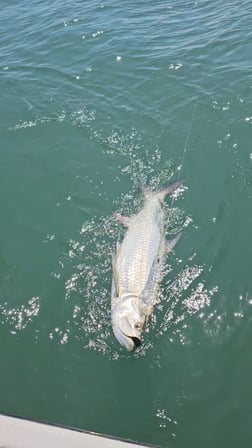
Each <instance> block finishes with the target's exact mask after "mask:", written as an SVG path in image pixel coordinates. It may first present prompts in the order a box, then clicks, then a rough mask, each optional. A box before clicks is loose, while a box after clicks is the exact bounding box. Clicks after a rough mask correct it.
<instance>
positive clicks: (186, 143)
mask: <svg viewBox="0 0 252 448" xmlns="http://www.w3.org/2000/svg"><path fill="white" fill-rule="evenodd" d="M197 104H198V97H196V99H195V103H194V108H193V113H192V120H191V125H190V128H189V131H188V133H187V137H186V142H185V146H184V150H183V153H182V158H181V164H180V165H179V167H178V175H177V180H178V178H179V173H180V172H181V171H182V168H183V165H184V160H185V155H186V151H187V148H188V142H189V140H190V136H191V132H192V127H193V121H194V117H195V113H196V108H197ZM174 200H175V197H174V196H173V197H172V202H171V208H172V206H173V203H174Z"/></svg>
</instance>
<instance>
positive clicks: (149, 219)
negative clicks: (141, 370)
mask: <svg viewBox="0 0 252 448" xmlns="http://www.w3.org/2000/svg"><path fill="white" fill-rule="evenodd" d="M181 184H182V181H180V180H178V181H176V182H174V183H172V184H170V185H169V186H168V187H166V188H164V189H162V190H160V191H144V205H143V208H142V209H141V210H140V211H139V213H137V214H136V215H132V216H130V217H126V216H122V215H120V214H117V215H116V218H117V220H118V221H120V222H121V223H122V224H123V225H125V226H126V227H127V228H128V229H127V232H126V234H125V237H124V239H123V241H122V243H121V244H119V243H117V245H116V251H115V254H114V255H113V258H112V268H113V278H112V291H111V319H112V327H113V331H114V334H115V337H116V339H117V340H118V342H119V343H120V344H121V345H122V346H124V347H125V348H126V349H127V350H129V351H133V350H134V349H135V348H136V347H138V346H139V345H140V344H141V336H142V331H143V328H144V324H145V323H146V321H147V318H148V316H150V314H151V313H152V312H153V306H154V305H155V303H156V301H157V296H158V287H159V284H160V282H161V279H162V275H163V271H164V263H165V259H166V255H167V254H168V252H170V251H171V250H172V249H173V248H174V246H175V245H176V243H177V242H178V241H179V239H180V237H181V235H182V234H181V233H178V234H177V235H176V236H175V237H174V238H173V239H172V240H167V239H166V237H165V229H164V225H165V222H164V211H163V207H162V204H163V202H164V199H165V197H166V196H167V195H169V194H171V193H172V192H174V191H175V190H176V189H177V188H178V187H179V186H180V185H181Z"/></svg>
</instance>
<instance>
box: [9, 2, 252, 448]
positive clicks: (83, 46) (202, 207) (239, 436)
mask: <svg viewBox="0 0 252 448" xmlns="http://www.w3.org/2000/svg"><path fill="white" fill-rule="evenodd" d="M0 14H1V19H2V20H1V26H0V42H1V56H2V57H1V63H0V64H1V65H0V88H1V102H0V119H1V123H0V132H1V144H0V204H1V219H0V349H1V358H0V359H1V368H0V410H1V411H2V412H11V413H14V414H18V415H23V416H26V417H30V418H35V419H42V420H45V421H50V422H55V423H60V424H63V425H70V426H75V427H80V428H84V429H87V430H92V431H98V432H103V433H107V434H112V435H116V436H120V437H125V438H130V439H133V440H138V441H141V442H148V443H153V444H156V445H161V446H165V447H176V448H182V447H185V446H186V447H200V448H201V447H206V448H208V447H211V448H212V447H221V448H226V447H228V448H231V447H237V446H239V447H249V446H251V443H252V429H251V416H252V405H251V368H252V354H251V353H252V352H251V340H252V339H251V337H252V334H251V309H252V308H251V307H252V283H251V255H252V249H251V228H252V209H251V197H252V194H251V178H252V175H251V166H252V147H251V141H252V64H251V54H252V53H251V50H252V28H251V26H252V25H251V23H252V4H251V2H250V1H249V0H240V1H238V0H232V1H231V0H229V1H228V0H226V1H221V0H215V1H210V0H199V1H190V0H189V1H185V0H183V1H182V0H177V1H175V0H174V1H170V2H167V1H157V2H153V1H152V2H151V1H149V0H146V1H141V0H140V1H137V2H133V1H129V0H125V1H123V2H117V1H115V0H105V1H101V2H99V1H97V2H95V1H91V0H90V1H87V0H86V1H81V0H77V1H69V0H66V1H64V2H61V1H59V0H54V1H50V2H49V1H48V0H44V1H43V2H42V1H38V0H31V1H30V2H28V1H27V0H23V1H22V2H18V1H17V0H14V1H12V2H8V1H6V0H2V2H1V12H0ZM178 169H180V170H179V171H178ZM178 174H179V175H180V176H181V177H185V178H186V182H185V185H186V189H185V190H184V191H183V192H181V193H180V194H179V196H178V197H177V198H175V199H173V200H172V201H170V202H169V206H170V208H169V209H168V210H166V212H167V230H168V231H169V232H171V233H175V232H176V231H178V230H180V229H181V228H183V229H184V230H183V232H184V235H183V239H182V240H181V242H180V244H179V245H178V246H177V247H176V250H175V253H174V254H173V255H172V256H170V258H169V259H168V261H167V275H166V276H165V279H164V281H163V283H162V288H161V298H160V303H159V304H158V305H157V307H156V310H155V313H154V317H153V319H152V321H151V322H150V323H149V326H148V328H147V332H146V333H145V336H144V342H143V345H142V346H141V347H140V348H139V349H138V351H137V352H136V353H135V354H128V353H125V351H124V350H123V349H122V348H121V347H120V346H119V345H118V343H117V341H116V340H115V338H114V336H113V333H112V330H111V323H110V283H111V266H110V264H111V263H110V260H111V251H112V249H113V247H114V245H115V242H116V240H117V239H118V238H119V239H120V238H122V236H123V229H121V228H120V226H119V225H118V224H117V223H116V222H115V221H114V219H113V213H114V212H116V211H117V212H118V211H120V212H123V213H125V214H130V213H134V212H135V211H136V210H138V208H139V207H140V205H141V193H140V185H141V184H142V183H147V184H151V185H160V184H162V182H167V180H169V179H171V178H172V176H173V178H174V177H175V178H176V177H177V175H178ZM0 442H1V435H0Z"/></svg>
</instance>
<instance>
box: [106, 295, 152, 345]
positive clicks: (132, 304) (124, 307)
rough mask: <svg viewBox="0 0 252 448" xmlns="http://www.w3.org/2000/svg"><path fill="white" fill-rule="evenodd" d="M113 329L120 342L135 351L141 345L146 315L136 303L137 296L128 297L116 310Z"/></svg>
mask: <svg viewBox="0 0 252 448" xmlns="http://www.w3.org/2000/svg"><path fill="white" fill-rule="evenodd" d="M114 315H116V319H114V324H113V330H114V334H115V336H116V338H117V340H118V342H119V343H120V344H121V345H122V346H123V347H125V348H126V349H127V350H128V351H130V352H133V351H134V350H135V349H136V348H137V347H139V346H140V345H141V335H142V331H143V326H144V323H145V320H146V317H145V315H144V313H143V312H142V310H141V309H139V307H138V306H137V304H136V299H135V297H132V298H131V297H128V298H127V300H126V301H124V303H123V304H121V306H120V310H118V312H116V310H115V313H114Z"/></svg>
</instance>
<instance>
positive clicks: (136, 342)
mask: <svg viewBox="0 0 252 448" xmlns="http://www.w3.org/2000/svg"><path fill="white" fill-rule="evenodd" d="M121 332H122V334H123V335H124V336H125V337H126V338H127V339H128V341H129V342H130V346H128V350H129V351H131V352H134V351H135V350H136V349H137V348H138V347H140V345H141V344H142V341H141V339H140V338H138V337H137V336H129V335H128V334H125V333H124V332H123V331H122V330H121Z"/></svg>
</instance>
